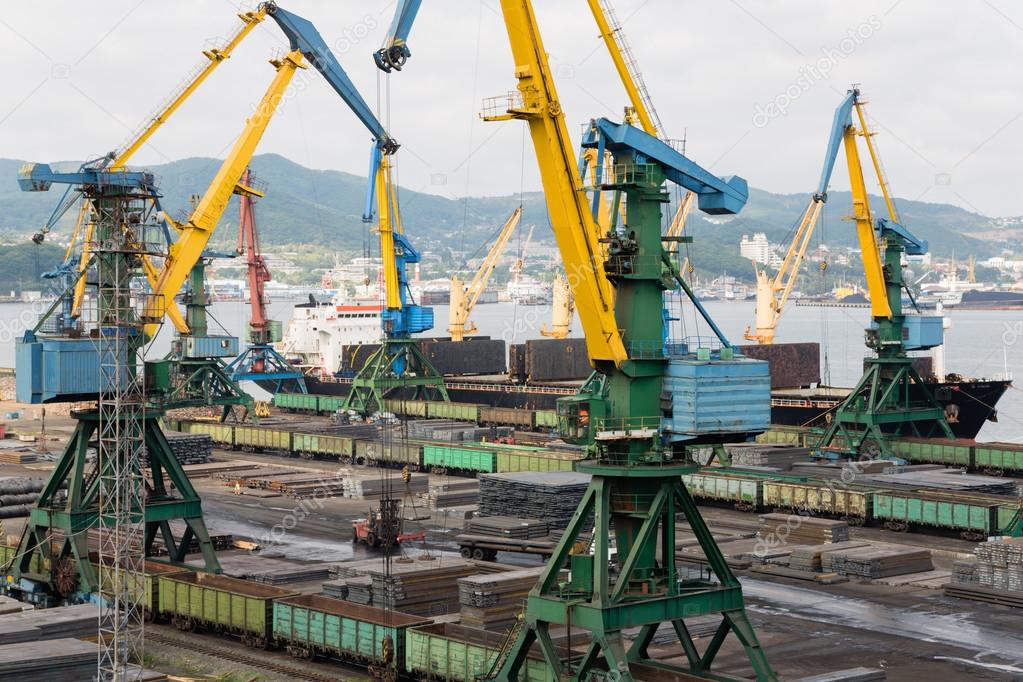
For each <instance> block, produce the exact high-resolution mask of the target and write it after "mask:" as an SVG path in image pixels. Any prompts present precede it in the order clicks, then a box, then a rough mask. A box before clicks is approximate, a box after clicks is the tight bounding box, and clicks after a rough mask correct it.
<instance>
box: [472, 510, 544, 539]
mask: <svg viewBox="0 0 1023 682" xmlns="http://www.w3.org/2000/svg"><path fill="white" fill-rule="evenodd" d="M465 531H466V532H467V533H475V534H477V535H496V536H498V537H502V538H515V539H517V540H531V539H533V538H542V537H546V536H547V522H546V521H542V520H540V519H520V518H516V517H514V516H478V517H476V518H474V519H470V520H468V521H466V522H465Z"/></svg>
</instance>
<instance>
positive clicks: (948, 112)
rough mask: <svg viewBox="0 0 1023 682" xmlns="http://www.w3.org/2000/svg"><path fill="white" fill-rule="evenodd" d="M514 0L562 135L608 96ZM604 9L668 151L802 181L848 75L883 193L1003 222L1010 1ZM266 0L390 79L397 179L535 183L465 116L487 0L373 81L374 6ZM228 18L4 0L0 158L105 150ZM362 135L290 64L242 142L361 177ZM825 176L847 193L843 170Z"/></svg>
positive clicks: (266, 36) (232, 125)
mask: <svg viewBox="0 0 1023 682" xmlns="http://www.w3.org/2000/svg"><path fill="white" fill-rule="evenodd" d="M535 4H536V6H537V7H536V9H537V13H538V17H539V21H540V23H541V30H542V31H543V36H544V41H545V46H546V48H547V51H548V52H549V53H550V55H551V60H552V63H553V64H554V69H555V73H556V75H557V77H558V83H557V87H558V90H559V93H560V97H561V100H562V103H563V106H564V109H565V111H566V112H567V116H568V121H569V125H570V130H571V131H572V132H573V135H577V134H578V131H579V126H580V124H582V123H583V122H584V121H585V120H586V119H588V118H590V117H593V116H609V117H612V118H619V117H620V116H621V109H622V106H623V105H624V104H625V103H626V99H625V94H624V91H623V89H622V87H621V85H620V84H619V83H618V81H617V78H616V76H615V73H614V71H613V69H612V66H611V62H610V60H609V58H608V56H607V54H606V52H605V51H604V49H603V46H602V43H601V42H600V40H599V38H598V35H597V29H596V27H595V25H594V24H593V21H592V18H591V17H590V15H589V10H588V9H587V7H586V5H585V3H584V2H582V0H571V1H570V0H561V1H559V2H557V3H547V2H536V3H535ZM614 4H615V6H616V8H617V10H618V15H619V17H621V18H622V20H623V22H624V26H625V30H626V33H627V35H628V38H629V40H630V42H631V44H632V46H633V48H634V52H635V55H636V58H637V60H638V62H639V64H640V65H641V67H642V69H643V73H644V77H645V79H646V82H647V85H648V86H649V89H650V93H651V95H652V97H653V100H654V102H655V103H656V106H657V108H658V111H659V113H660V117H661V119H662V120H663V121H664V122H665V124H666V127H667V129H668V134H669V135H671V136H673V137H682V136H683V135H685V136H686V137H687V139H688V146H687V150H688V153H689V155H690V156H691V157H692V158H693V159H694V160H696V161H697V162H698V163H701V164H703V165H705V166H709V167H711V168H712V169H713V170H714V171H715V172H718V173H721V174H733V173H734V174H739V175H742V176H744V177H746V178H747V179H748V180H749V182H750V184H752V185H754V186H757V187H762V188H764V189H768V190H771V191H776V192H795V193H801V192H807V193H809V192H810V191H812V189H813V187H814V185H815V184H816V179H817V176H818V174H819V172H820V163H821V160H822V157H823V149H824V144H825V138H826V135H827V131H828V127H829V125H830V120H831V113H832V111H833V109H834V107H835V106H836V105H837V103H838V101H839V99H840V98H841V96H842V94H843V93H844V92H845V90H846V89H847V88H848V86H849V84H850V83H853V82H855V83H860V84H862V87H863V91H864V93H865V95H866V96H867V98H868V99H869V100H870V105H869V111H870V113H871V116H872V118H873V120H874V122H875V124H876V128H877V131H878V132H879V136H878V138H877V141H878V144H879V147H880V148H881V151H882V155H883V158H884V160H885V163H886V170H887V172H888V175H889V178H890V180H891V182H892V185H893V188H894V190H895V193H896V194H897V195H898V196H902V197H906V198H911V199H917V198H920V199H923V200H926V201H941V202H947V203H952V204H956V205H959V206H962V207H964V208H967V209H969V210H972V211H977V212H980V213H984V214H987V215H1020V214H1023V205H1021V199H1020V196H1019V193H1018V192H1011V191H1006V189H1007V188H1006V181H1007V180H1008V179H1009V178H1013V177H1015V175H1016V168H1015V163H1014V162H1015V160H1016V159H1018V158H1019V157H1020V156H1021V155H1023V142H1021V140H1023V134H1021V133H1023V115H1021V114H1023V88H1020V87H1019V85H1020V82H1019V75H1018V65H1019V64H1020V63H1023V39H1021V38H1023V8H1020V7H1019V6H1018V5H1016V4H1014V3H1010V2H1008V1H1007V0H990V2H984V3H981V4H978V5H976V6H972V8H971V9H970V10H969V11H964V10H963V9H962V7H960V6H959V5H956V4H954V3H929V2H925V1H924V0H876V1H875V0H865V1H864V2H861V3H855V4H839V5H835V4H828V5H827V6H822V5H821V4H820V3H814V2H811V1H810V0H799V1H797V0H779V1H777V2H772V3H757V2H753V1H752V0H729V1H726V2H715V3H690V2H685V3H683V2H677V1H671V0H616V1H615V3H614ZM282 5H283V6H285V7H287V8H288V9H290V10H292V11H294V12H296V13H298V14H301V15H302V16H305V17H306V18H308V19H310V20H312V21H313V22H314V23H315V24H316V25H317V26H318V28H319V30H320V32H321V33H322V34H323V35H324V37H325V38H326V39H327V40H328V42H330V43H331V44H333V45H336V46H338V48H339V49H338V52H339V58H340V59H341V61H342V63H343V64H344V66H345V67H346V69H347V70H348V72H349V74H350V75H351V77H352V79H353V80H354V82H355V83H356V85H357V86H358V87H359V88H360V89H361V91H362V92H363V94H364V95H365V96H366V98H367V100H368V101H370V102H371V103H373V104H375V103H376V102H377V101H378V99H380V100H385V99H387V98H386V95H387V94H388V93H389V95H390V97H389V100H390V103H389V105H388V106H386V108H384V110H383V111H382V114H381V115H382V117H383V118H384V119H385V120H386V121H387V123H388V126H389V128H390V130H391V132H392V134H393V135H394V136H395V137H396V138H397V139H398V140H399V142H401V143H402V144H403V148H402V151H400V152H399V155H398V159H397V162H398V169H399V174H400V177H401V181H402V183H403V184H405V185H407V186H409V187H412V188H415V189H421V190H422V191H425V192H432V193H439V194H445V195H447V196H460V195H463V194H464V193H469V194H473V195H484V194H486V195H495V194H508V193H513V192H517V191H518V190H519V189H520V187H522V186H524V187H525V189H527V190H531V189H537V188H538V187H539V177H538V174H537V172H536V163H535V160H534V158H533V153H532V149H531V147H530V143H529V138H528V136H524V135H523V130H522V128H523V125H524V124H520V123H519V122H509V123H504V124H497V123H483V122H481V121H479V120H478V118H477V116H476V115H477V113H478V111H479V109H480V102H481V100H482V99H483V98H484V97H487V96H490V95H498V94H502V93H504V92H506V91H508V90H512V89H514V87H515V81H514V78H513V75H512V70H513V66H514V65H513V64H512V59H511V52H510V49H509V47H508V44H507V35H506V32H505V28H504V25H503V21H502V20H501V17H500V10H499V6H498V3H497V2H496V0H480V1H477V0H445V2H443V3H439V2H432V3H425V4H424V7H423V8H422V10H421V11H420V15H419V19H418V23H417V24H416V26H415V27H414V29H413V31H412V34H411V38H410V46H411V49H412V54H413V56H412V59H411V60H410V61H409V63H408V65H407V66H406V68H405V70H404V71H402V72H401V73H398V74H395V75H393V76H391V77H390V78H385V77H383V76H381V75H380V74H379V73H378V72H377V70H376V69H375V67H374V66H373V65H372V59H371V54H372V52H373V51H374V50H375V49H376V48H377V47H379V45H380V43H381V41H382V38H383V35H384V32H385V31H386V28H387V25H388V23H389V21H390V13H391V11H392V9H393V6H392V3H381V2H370V1H369V0H362V1H353V2H346V3H334V2H324V1H314V0H286V1H285V2H282ZM235 11H237V5H236V4H234V3H231V2H227V1H225V2H199V1H198V0H186V1H182V2H175V3H159V2H155V1H154V0H143V1H142V2H139V0H111V1H110V2H107V3H104V11H103V12H96V11H95V9H94V8H93V7H91V6H89V5H83V4H81V3H77V2H72V1H70V0H60V1H58V2H50V3H45V4H44V3H21V4H19V5H17V6H13V7H11V8H8V11H7V12H6V13H5V15H4V16H3V18H2V19H0V55H2V57H3V59H4V63H5V64H7V65H8V69H7V70H6V72H5V75H4V81H5V92H6V93H7V95H8V96H7V97H5V98H4V101H3V102H2V103H0V156H6V157H16V158H26V159H31V160H40V161H55V160H60V159H74V158H87V157H90V156H93V157H94V156H98V155H100V154H102V153H104V152H106V151H108V150H110V149H111V148H113V147H115V146H116V145H117V144H118V143H120V142H121V141H122V140H124V139H125V138H126V137H127V136H128V135H129V133H130V131H131V130H132V129H133V128H134V127H136V126H137V125H138V124H139V123H140V122H142V121H144V120H145V119H146V117H147V116H149V115H151V114H152V112H153V111H154V109H155V108H156V107H157V105H158V104H159V103H160V102H161V101H163V99H164V98H165V97H166V96H167V94H168V93H169V92H170V91H172V89H173V88H174V86H175V85H176V84H178V83H179V82H180V81H181V79H182V77H183V76H184V74H186V73H187V72H188V70H189V68H190V67H191V66H192V65H193V64H195V63H197V62H198V61H199V60H200V59H201V55H200V49H201V48H202V47H203V46H204V43H205V41H206V39H207V38H212V37H214V34H216V33H218V32H219V34H220V35H221V36H224V35H227V34H228V33H229V32H230V30H232V28H233V27H234V26H236V25H237V20H236V19H235V18H234V12H235ZM865 25H866V26H871V27H873V28H872V30H871V33H870V35H869V36H867V37H865V38H863V37H861V38H859V39H858V41H855V44H852V43H850V42H849V40H850V38H849V36H850V32H853V35H854V36H855V35H858V34H857V31H858V29H860V28H861V27H863V26H865ZM213 27H215V28H213ZM218 29H219V30H218ZM283 47H285V42H284V40H283V37H282V36H281V34H280V32H279V31H278V29H277V27H276V25H275V24H273V23H272V22H271V21H267V22H264V24H263V25H261V26H260V27H259V28H258V29H257V30H256V31H255V32H254V33H253V35H251V36H250V38H249V39H248V40H247V41H246V42H245V43H244V44H243V45H242V46H241V47H240V48H239V49H238V50H237V52H236V53H235V55H234V56H233V57H232V58H231V59H230V60H228V62H226V63H225V64H224V65H222V66H221V67H220V68H219V69H218V71H217V72H216V73H215V74H214V75H213V76H212V77H211V79H210V80H209V81H208V83H207V84H206V85H204V87H203V88H202V90H201V91H200V92H198V93H197V94H196V95H195V96H194V97H193V98H192V99H191V100H190V101H189V102H188V103H186V105H185V106H184V107H183V108H182V110H181V111H180V112H179V113H178V114H177V115H175V117H174V118H173V119H172V120H171V121H170V122H169V123H168V124H167V125H166V126H164V129H163V130H161V131H160V132H159V133H158V134H157V135H156V136H155V137H154V138H153V140H152V143H151V144H149V145H147V146H146V148H145V149H143V150H142V151H141V152H140V153H139V155H138V157H137V159H136V161H138V162H139V163H143V164H144V163H152V164H156V163H163V162H166V161H168V160H172V159H178V158H183V157H188V156H211V155H212V156H220V155H223V154H224V153H226V150H227V149H229V147H230V145H231V143H232V142H233V140H234V138H235V137H236V136H237V135H238V133H239V132H240V131H241V129H242V126H243V123H244V120H245V117H246V116H247V115H248V114H249V113H250V112H251V110H252V107H253V106H254V104H255V103H256V102H258V101H259V98H260V97H261V96H262V93H263V91H264V89H265V88H266V86H267V85H268V84H269V82H270V79H271V77H272V75H273V70H272V68H271V67H270V66H269V65H268V64H267V63H266V60H267V59H268V58H269V57H270V56H271V55H272V53H273V51H274V50H277V51H279V50H281V49H282V48H283ZM846 48H849V49H846ZM836 55H838V56H836ZM822 60H830V61H828V62H827V63H828V64H829V66H828V69H827V73H826V75H824V76H812V77H810V78H809V82H808V81H807V74H808V73H810V70H811V69H813V68H818V69H819V66H820V64H821V63H824V62H822ZM807 82H808V85H807ZM794 84H796V85H795V86H794ZM794 87H798V89H799V94H798V97H790V96H786V97H787V102H788V104H787V106H786V111H785V113H784V114H782V115H778V116H775V117H772V118H771V119H770V120H769V121H768V123H767V124H766V125H762V126H756V125H754V122H753V120H754V116H755V114H756V111H757V109H756V108H757V106H758V105H759V106H763V105H764V104H765V103H771V102H775V101H776V100H777V98H779V96H781V95H782V94H784V93H787V92H788V93H795V92H796V90H795V89H794ZM368 148H369V134H368V132H367V131H366V130H365V129H364V128H362V126H361V125H360V124H359V122H358V121H357V119H356V118H355V117H354V116H353V115H352V114H351V112H349V111H347V109H346V108H345V106H344V105H343V104H342V103H341V102H340V101H339V100H338V99H337V97H336V95H335V94H334V93H333V91H331V90H330V89H329V88H328V87H327V86H326V84H325V83H323V82H322V81H321V80H320V79H319V77H318V76H317V75H316V74H314V73H310V74H309V77H308V87H306V88H304V89H303V90H302V92H299V93H298V94H297V96H296V97H294V98H293V99H292V100H289V101H288V103H287V105H286V106H284V107H283V108H282V110H281V111H280V112H279V114H278V115H277V116H276V117H275V119H274V121H273V122H272V123H271V125H270V128H269V130H268V132H267V134H266V137H265V138H264V140H263V142H262V144H261V145H260V148H259V151H260V152H276V153H279V154H282V155H285V156H287V157H289V158H292V159H294V160H296V161H298V162H300V163H302V164H304V165H307V166H312V167H318V168H332V169H339V170H344V171H348V172H352V173H360V174H362V173H365V167H366V158H367V154H368ZM441 177H443V178H444V182H443V183H439V182H438V178H441ZM833 186H834V187H835V188H836V189H844V188H846V187H847V186H848V182H847V180H846V179H845V172H844V169H842V168H840V169H839V170H838V171H836V173H835V178H834V180H833Z"/></svg>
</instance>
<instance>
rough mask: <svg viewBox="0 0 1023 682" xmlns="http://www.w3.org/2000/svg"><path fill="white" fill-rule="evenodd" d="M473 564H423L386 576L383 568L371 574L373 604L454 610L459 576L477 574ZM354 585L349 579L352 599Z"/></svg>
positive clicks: (430, 612)
mask: <svg viewBox="0 0 1023 682" xmlns="http://www.w3.org/2000/svg"><path fill="white" fill-rule="evenodd" d="M477 572H478V569H477V568H476V567H475V566H473V565H471V564H461V565H459V564H450V565H440V566H429V565H426V566H420V567H419V570H417V571H407V572H404V573H398V574H391V575H387V574H386V573H384V572H382V571H374V572H372V573H371V574H370V577H371V578H372V582H373V596H372V597H373V601H372V603H373V606H376V607H378V608H382V609H393V610H396V611H401V612H402V613H411V614H415V615H420V616H436V615H442V614H445V613H454V612H455V611H458V609H459V602H458V583H457V580H458V578H463V577H465V576H467V575H472V574H473V573H477ZM354 589H355V588H354V587H353V586H352V581H351V580H349V581H348V592H349V597H348V598H349V599H350V600H351V601H357V600H356V599H354V597H353V591H354Z"/></svg>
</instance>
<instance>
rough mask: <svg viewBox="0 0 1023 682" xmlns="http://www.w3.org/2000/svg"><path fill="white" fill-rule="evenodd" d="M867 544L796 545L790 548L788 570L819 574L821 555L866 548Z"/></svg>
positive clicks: (850, 542)
mask: <svg viewBox="0 0 1023 682" xmlns="http://www.w3.org/2000/svg"><path fill="white" fill-rule="evenodd" d="M869 544H870V543H869V542H858V541H856V540H849V541H846V542H833V543H830V544H825V545H798V546H796V547H792V552H791V553H790V554H789V568H795V569H798V570H800V571H812V572H814V573H820V572H821V569H822V567H823V564H822V555H823V554H826V553H827V552H835V551H841V550H846V549H853V548H856V547H866V546H867V545H869Z"/></svg>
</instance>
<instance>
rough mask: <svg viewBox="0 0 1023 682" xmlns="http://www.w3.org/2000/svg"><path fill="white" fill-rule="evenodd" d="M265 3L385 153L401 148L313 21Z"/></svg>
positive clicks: (296, 47) (294, 46)
mask: <svg viewBox="0 0 1023 682" xmlns="http://www.w3.org/2000/svg"><path fill="white" fill-rule="evenodd" d="M265 6H266V8H267V10H266V11H267V13H268V14H269V15H270V17H271V18H272V19H273V20H274V21H276V22H277V25H278V26H280V27H281V30H282V31H284V35H286V36H287V37H288V40H289V41H291V49H292V50H299V51H300V52H301V53H302V55H303V56H305V58H306V59H307V60H309V63H310V64H312V65H313V66H314V67H315V68H316V70H317V71H319V72H320V74H321V75H322V76H323V77H324V78H325V79H326V80H327V83H328V84H329V85H330V87H332V88H333V89H334V92H336V93H337V94H338V95H340V96H341V99H343V100H344V101H345V103H346V104H347V105H348V106H349V108H350V109H351V110H352V111H353V112H354V113H355V115H356V116H358V117H359V120H360V121H362V123H363V125H365V126H366V128H368V129H369V131H370V132H371V133H372V134H373V137H374V140H375V142H376V145H377V147H379V148H380V150H381V151H382V152H383V153H384V154H393V153H394V152H396V151H398V143H397V142H396V141H395V140H394V138H392V137H391V136H390V135H389V134H388V133H387V129H386V128H384V126H383V124H382V123H381V122H380V121H379V120H378V119H377V117H376V116H375V115H374V114H373V110H372V109H370V108H369V105H368V104H366V100H364V99H363V98H362V95H360V94H359V91H358V90H357V89H356V88H355V84H354V83H352V80H351V79H350V78H349V77H348V74H346V73H345V70H344V69H343V68H341V64H339V63H338V61H337V59H336V58H335V57H334V53H333V52H331V51H330V47H329V46H328V45H327V43H326V42H325V41H324V40H323V36H321V35H320V32H319V31H317V30H316V27H315V26H313V24H312V22H310V21H309V20H308V19H303V18H302V17H300V16H298V15H297V14H294V13H292V12H289V11H287V10H285V9H281V8H280V7H278V6H277V5H275V4H274V3H266V4H265Z"/></svg>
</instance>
